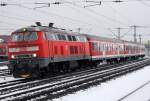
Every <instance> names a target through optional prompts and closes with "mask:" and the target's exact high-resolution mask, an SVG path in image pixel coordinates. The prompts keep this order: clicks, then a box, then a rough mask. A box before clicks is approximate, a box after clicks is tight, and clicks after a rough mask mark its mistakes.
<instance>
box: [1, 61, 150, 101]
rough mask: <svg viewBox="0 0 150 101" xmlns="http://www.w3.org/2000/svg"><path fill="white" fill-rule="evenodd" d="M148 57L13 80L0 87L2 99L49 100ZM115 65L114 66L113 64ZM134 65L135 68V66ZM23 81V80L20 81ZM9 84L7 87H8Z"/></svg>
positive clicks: (139, 64)
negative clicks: (62, 73)
mask: <svg viewBox="0 0 150 101" xmlns="http://www.w3.org/2000/svg"><path fill="white" fill-rule="evenodd" d="M149 61H150V60H148V59H146V60H143V61H139V62H135V63H132V64H130V65H124V66H119V67H118V66H114V67H115V68H110V67H111V66H109V69H106V70H101V68H95V69H90V70H87V71H81V72H75V73H70V74H66V75H60V76H56V77H52V78H47V79H43V80H35V81H30V82H23V83H17V82H16V83H17V84H15V82H11V83H8V84H9V85H7V84H5V83H4V84H3V86H1V87H0V100H11V101H12V100H14V101H15V100H21V101H22V100H31V99H32V100H47V99H53V98H55V97H58V96H62V95H64V94H67V93H68V92H74V91H76V90H78V89H83V88H85V87H86V86H89V85H91V84H95V83H98V82H102V81H105V80H108V79H110V78H112V77H116V76H118V75H122V74H125V73H127V72H130V71H133V70H136V69H139V68H141V67H143V66H145V65H148V64H149ZM112 67H113V66H112ZM133 67H134V68H133ZM18 82H22V81H18ZM6 85H7V87H6Z"/></svg>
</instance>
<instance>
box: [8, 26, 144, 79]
mask: <svg viewBox="0 0 150 101" xmlns="http://www.w3.org/2000/svg"><path fill="white" fill-rule="evenodd" d="M144 56H145V49H144V45H142V44H139V43H134V42H129V41H124V40H117V39H111V38H104V37H99V36H95V35H88V34H78V33H75V32H72V31H66V30H64V29H59V28H56V27H53V23H50V24H49V26H42V25H41V24H40V23H37V25H36V26H29V27H24V28H20V29H18V30H16V31H14V32H12V34H11V40H10V42H9V44H8V59H9V62H10V64H9V69H10V70H11V73H12V74H13V76H14V77H16V78H20V77H21V78H36V77H40V76H43V75H45V74H51V73H52V74H53V73H56V74H57V73H60V72H69V71H72V70H75V69H76V68H81V67H85V66H89V65H91V66H92V65H98V64H99V63H101V62H103V61H106V62H107V63H113V62H120V61H122V62H123V61H127V60H133V59H138V58H142V57H144Z"/></svg>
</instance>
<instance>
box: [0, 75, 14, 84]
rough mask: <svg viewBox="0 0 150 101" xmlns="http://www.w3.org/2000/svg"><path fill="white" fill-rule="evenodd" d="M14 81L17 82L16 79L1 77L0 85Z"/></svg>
mask: <svg viewBox="0 0 150 101" xmlns="http://www.w3.org/2000/svg"><path fill="white" fill-rule="evenodd" d="M12 80H16V79H15V78H14V77H4V76H3V77H0V83H2V82H6V81H12Z"/></svg>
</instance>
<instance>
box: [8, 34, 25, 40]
mask: <svg viewBox="0 0 150 101" xmlns="http://www.w3.org/2000/svg"><path fill="white" fill-rule="evenodd" d="M11 39H12V41H22V40H23V33H15V34H12V36H11Z"/></svg>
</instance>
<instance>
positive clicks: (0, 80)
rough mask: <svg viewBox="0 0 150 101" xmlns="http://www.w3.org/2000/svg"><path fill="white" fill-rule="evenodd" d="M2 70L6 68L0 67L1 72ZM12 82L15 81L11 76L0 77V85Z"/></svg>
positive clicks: (6, 67)
mask: <svg viewBox="0 0 150 101" xmlns="http://www.w3.org/2000/svg"><path fill="white" fill-rule="evenodd" d="M3 69H8V66H0V70H3ZM12 80H15V78H14V77H12V76H10V77H5V76H0V83H2V82H6V81H12Z"/></svg>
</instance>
